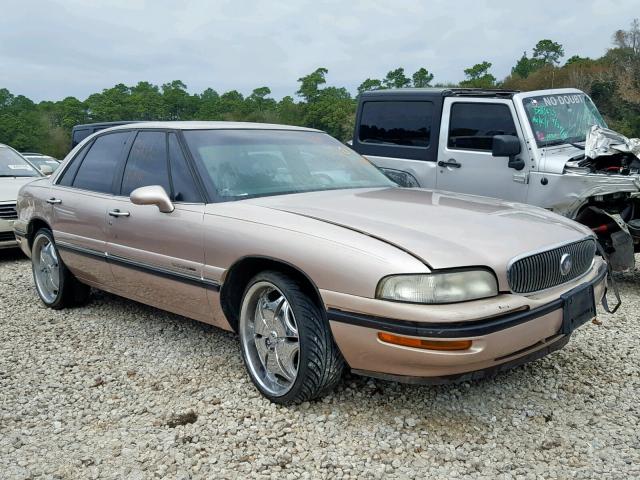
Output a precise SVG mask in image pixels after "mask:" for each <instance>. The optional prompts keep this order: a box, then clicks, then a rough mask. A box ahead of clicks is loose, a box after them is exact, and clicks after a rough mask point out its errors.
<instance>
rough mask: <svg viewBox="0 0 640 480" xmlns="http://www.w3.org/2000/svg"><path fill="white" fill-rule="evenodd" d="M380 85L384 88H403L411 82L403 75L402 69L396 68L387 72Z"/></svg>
mask: <svg viewBox="0 0 640 480" xmlns="http://www.w3.org/2000/svg"><path fill="white" fill-rule="evenodd" d="M382 84H383V85H384V86H385V87H386V88H405V87H408V86H409V85H411V80H410V79H408V78H407V76H406V75H405V74H404V68H396V69H395V70H391V71H389V72H387V75H386V76H385V77H384V79H383V80H382Z"/></svg>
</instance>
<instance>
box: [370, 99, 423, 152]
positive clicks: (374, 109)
mask: <svg viewBox="0 0 640 480" xmlns="http://www.w3.org/2000/svg"><path fill="white" fill-rule="evenodd" d="M432 117H433V103H431V102H402V101H398V102H365V103H364V105H363V106H362V115H361V118H360V129H359V132H358V133H359V134H358V137H359V139H360V142H361V143H375V144H386V145H388V144H392V145H402V146H408V147H428V146H429V143H430V142H431V121H432Z"/></svg>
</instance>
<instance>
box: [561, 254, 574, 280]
mask: <svg viewBox="0 0 640 480" xmlns="http://www.w3.org/2000/svg"><path fill="white" fill-rule="evenodd" d="M571 267H573V259H572V258H571V254H570V253H565V254H564V255H562V257H560V273H561V274H562V275H567V274H568V273H569V272H570V271H571Z"/></svg>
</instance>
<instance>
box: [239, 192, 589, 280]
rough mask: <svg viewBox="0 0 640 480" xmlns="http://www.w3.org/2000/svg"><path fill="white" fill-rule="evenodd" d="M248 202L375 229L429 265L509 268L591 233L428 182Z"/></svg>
mask: <svg viewBox="0 0 640 480" xmlns="http://www.w3.org/2000/svg"><path fill="white" fill-rule="evenodd" d="M248 201H249V202H251V203H254V204H259V205H261V206H263V207H268V208H273V209H277V210H281V211H286V212H291V213H296V214H300V215H305V216H308V217H312V218H315V219H318V220H322V221H326V222H330V223H334V224H337V225H341V226H343V227H345V228H350V229H353V230H357V231H359V232H362V233H364V234H367V235H371V236H374V237H376V238H379V239H381V240H383V241H385V242H388V243H392V244H394V245H396V246H398V247H399V248H402V249H404V250H406V251H408V252H410V253H411V254H413V255H414V256H416V257H419V258H420V259H422V260H423V261H424V262H425V263H427V264H428V265H429V266H431V267H432V268H451V267H462V266H474V265H487V266H490V267H492V268H493V269H494V270H495V271H496V273H499V272H504V271H505V267H506V264H507V263H508V262H509V260H510V259H511V258H513V257H515V256H517V255H521V254H523V253H527V252H532V251H534V250H540V249H545V248H549V247H551V246H553V245H556V244H560V243H565V242H571V241H576V240H579V239H581V238H584V237H585V236H586V235H589V234H590V231H589V230H588V229H587V228H586V227H583V226H582V225H579V224H577V223H575V222H573V221H571V220H568V219H566V218H564V217H560V216H559V215H556V214H553V213H550V212H547V211H546V210H542V209H540V208H537V207H532V206H529V205H523V204H515V203H507V202H503V201H500V200H494V199H490V198H485V197H476V196H471V195H460V194H456V193H450V192H438V191H431V190H423V189H404V188H386V189H357V190H334V191H324V192H314V193H305V194H297V195H284V196H277V197H266V198H259V199H254V200H248ZM499 275H500V273H499Z"/></svg>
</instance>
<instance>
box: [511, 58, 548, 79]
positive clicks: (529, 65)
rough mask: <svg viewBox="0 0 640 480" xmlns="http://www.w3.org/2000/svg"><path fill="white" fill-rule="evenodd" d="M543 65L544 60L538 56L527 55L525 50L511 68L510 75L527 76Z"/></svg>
mask: <svg viewBox="0 0 640 480" xmlns="http://www.w3.org/2000/svg"><path fill="white" fill-rule="evenodd" d="M543 65H544V62H543V61H542V60H540V59H538V58H529V57H527V52H523V53H522V57H520V60H518V62H517V63H516V65H515V66H514V67H513V68H512V69H511V75H518V76H519V77H520V78H527V77H528V76H529V75H531V74H532V73H533V72H535V71H536V70H539V69H540V67H542V66H543Z"/></svg>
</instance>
